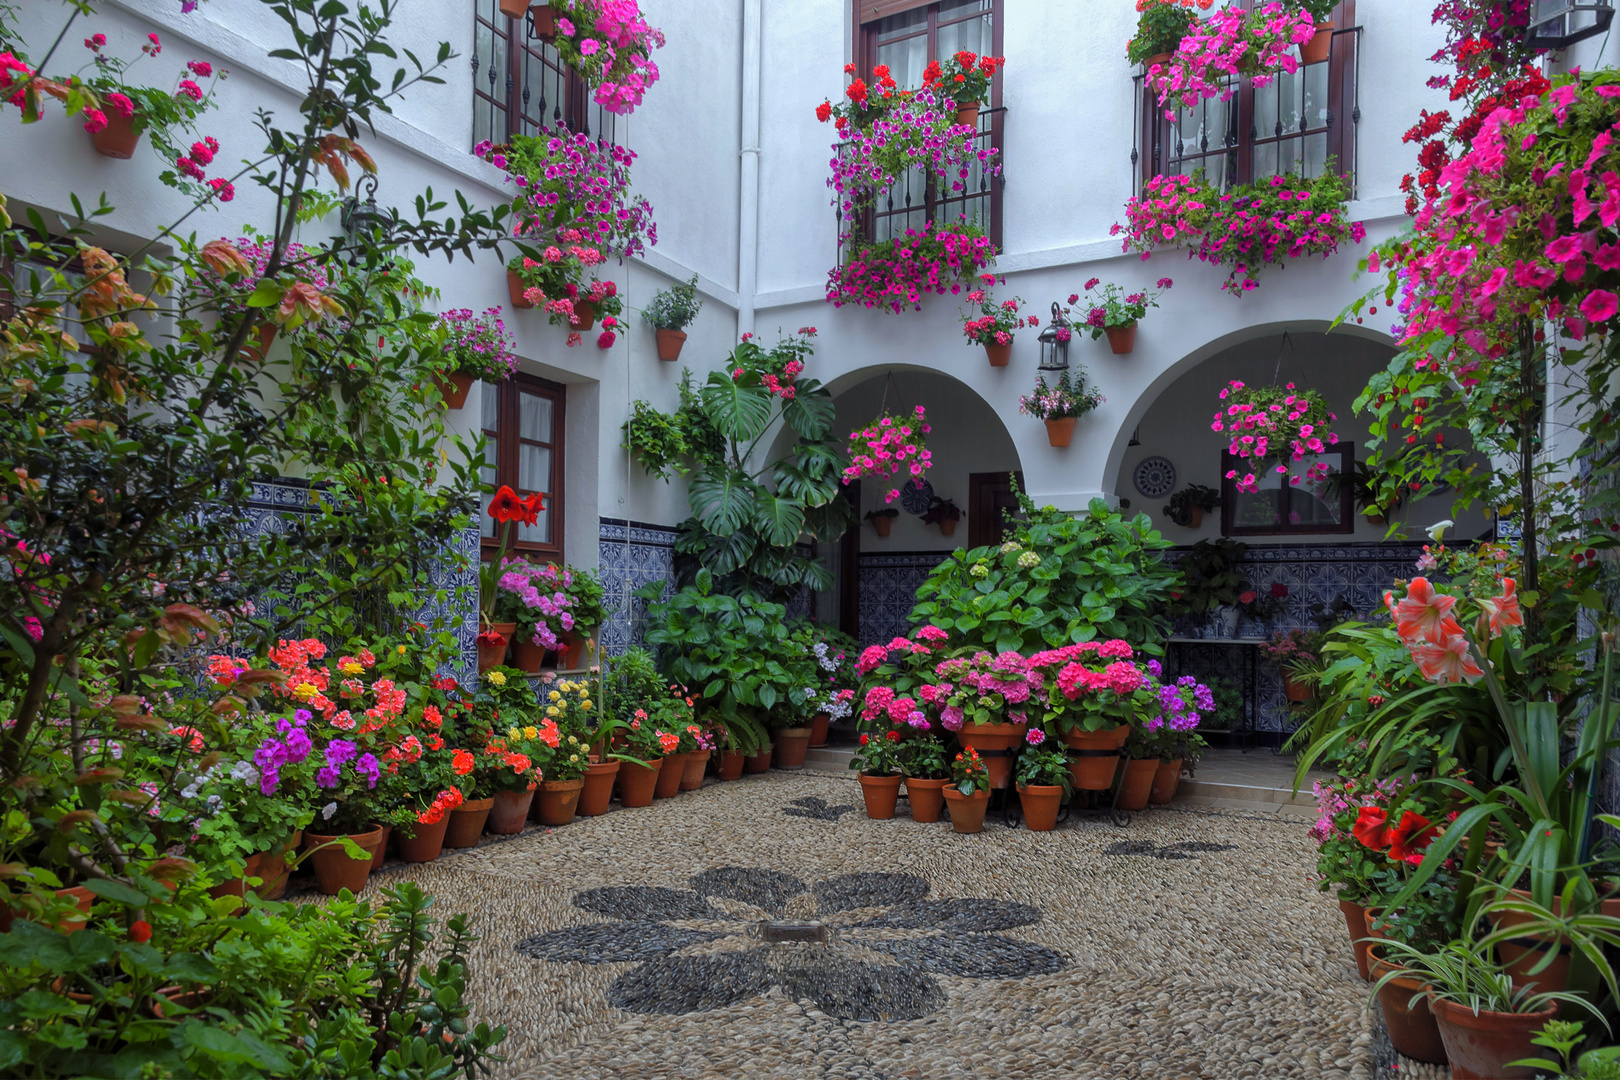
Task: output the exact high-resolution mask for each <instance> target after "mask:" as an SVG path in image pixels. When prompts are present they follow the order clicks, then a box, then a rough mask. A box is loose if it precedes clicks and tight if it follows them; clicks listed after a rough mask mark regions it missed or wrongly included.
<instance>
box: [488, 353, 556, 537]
mask: <svg viewBox="0 0 1620 1080" xmlns="http://www.w3.org/2000/svg"><path fill="white" fill-rule="evenodd" d="M482 397H483V420H482V428H483V432H484V439H485V443H484V466H483V471H482V476H483V480H484V483H486V484H489V485H491V486H493V487H495V488H499V487H502V486H506V487H509V488H511V489H512V490H513V491H515V492H517V493H518V494H519V495H520V496H528V495H531V494H533V493H534V492H536V491H538V492H540V493H541V494H542V495H544V496H545V504H546V508H545V509H544V510H542V511H540V516H539V518H538V519H537V520H536V521H535V523H534V524H533V525H524V524H523V523H522V522H519V523H518V524H517V525H516V526H515V530H514V531H515V539H514V540H513V542H512V549H513V550H516V551H518V552H523V553H532V554H534V555H538V556H539V557H541V558H542V559H548V560H555V561H558V562H560V561H562V557H563V548H562V537H563V532H562V527H563V407H564V405H565V404H566V392H565V391H564V389H563V387H562V386H561V385H559V384H557V383H554V382H547V381H546V380H545V379H537V378H535V377H534V376H533V375H523V374H517V375H513V376H512V377H511V378H510V379H507V380H506V381H505V382H502V383H497V384H495V385H493V386H488V385H486V386H485V387H484V388H483V394H482ZM489 501H490V496H489V495H487V494H486V495H485V496H484V498H483V507H482V509H483V512H482V513H480V514H479V520H480V521H482V522H483V530H484V531H483V537H484V539H483V546H484V548H485V551H486V554H490V555H492V554H493V553H494V549H495V546H496V542H497V541H498V539H499V535H498V534H497V532H496V531H495V522H494V521H492V520H491V519H490V516H489V513H488V510H489Z"/></svg>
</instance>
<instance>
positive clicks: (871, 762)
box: [849, 725, 902, 776]
mask: <svg viewBox="0 0 1620 1080" xmlns="http://www.w3.org/2000/svg"><path fill="white" fill-rule="evenodd" d="M901 762H902V757H901V746H900V733H899V732H898V731H895V730H893V729H888V730H885V729H884V727H883V726H882V725H873V726H872V729H871V730H869V731H863V732H861V743H860V749H858V750H856V751H855V753H854V755H853V756H852V757H851V758H850V759H849V767H850V768H852V769H855V770H856V771H858V772H861V773H864V774H866V775H867V776H893V775H895V774H896V773H898V772H900V771H901V769H902V764H901Z"/></svg>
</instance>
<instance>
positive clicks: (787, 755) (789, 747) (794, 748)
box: [771, 727, 810, 769]
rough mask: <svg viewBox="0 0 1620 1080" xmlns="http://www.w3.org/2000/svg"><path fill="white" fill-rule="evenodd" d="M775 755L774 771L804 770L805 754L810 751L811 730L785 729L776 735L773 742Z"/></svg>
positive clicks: (773, 759)
mask: <svg viewBox="0 0 1620 1080" xmlns="http://www.w3.org/2000/svg"><path fill="white" fill-rule="evenodd" d="M772 745H773V746H774V747H775V753H774V754H773V755H772V757H771V767H772V768H774V769H802V768H804V753H805V751H806V750H808V749H810V729H809V728H807V727H790V728H783V729H782V730H780V731H778V732H777V733H776V736H775V738H774V739H773V740H772Z"/></svg>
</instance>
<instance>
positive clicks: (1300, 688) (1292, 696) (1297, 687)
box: [1283, 673, 1311, 701]
mask: <svg viewBox="0 0 1620 1080" xmlns="http://www.w3.org/2000/svg"><path fill="white" fill-rule="evenodd" d="M1283 693H1284V694H1285V695H1287V697H1288V700H1289V701H1309V700H1311V686H1310V684H1309V683H1302V682H1295V681H1294V680H1293V679H1291V678H1289V677H1288V675H1287V674H1286V673H1284V675H1283Z"/></svg>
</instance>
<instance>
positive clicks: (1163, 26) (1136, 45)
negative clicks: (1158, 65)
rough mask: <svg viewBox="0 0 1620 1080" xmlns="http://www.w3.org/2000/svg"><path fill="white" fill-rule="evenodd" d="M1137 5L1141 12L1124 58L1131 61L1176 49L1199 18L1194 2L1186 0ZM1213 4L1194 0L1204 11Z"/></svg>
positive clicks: (1149, 1)
mask: <svg viewBox="0 0 1620 1080" xmlns="http://www.w3.org/2000/svg"><path fill="white" fill-rule="evenodd" d="M1137 6H1138V9H1139V10H1140V11H1141V15H1140V16H1139V17H1138V18H1137V20H1136V33H1135V34H1134V35H1133V36H1132V37H1131V39H1130V40H1129V41H1127V42H1126V43H1125V58H1126V59H1127V60H1129V61H1130V62H1131V63H1133V64H1142V63H1146V62H1147V59H1148V57H1150V56H1159V55H1161V54H1163V53H1173V52H1175V51H1176V49H1177V48H1178V47H1179V46H1180V45H1181V39H1182V38H1184V37H1186V36H1187V31H1188V30H1189V29H1191V27H1192V24H1193V23H1194V22H1196V21H1197V19H1198V13H1197V10H1195V7H1194V5H1193V4H1192V3H1188V2H1186V0H1143V3H1141V4H1139V5H1137ZM1213 6H1214V0H1197V4H1196V7H1197V8H1199V9H1202V10H1204V11H1208V10H1209V9H1210V8H1211V7H1213Z"/></svg>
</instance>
